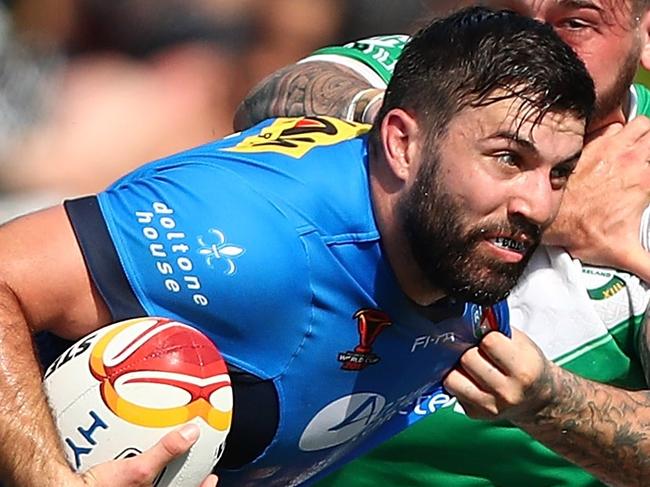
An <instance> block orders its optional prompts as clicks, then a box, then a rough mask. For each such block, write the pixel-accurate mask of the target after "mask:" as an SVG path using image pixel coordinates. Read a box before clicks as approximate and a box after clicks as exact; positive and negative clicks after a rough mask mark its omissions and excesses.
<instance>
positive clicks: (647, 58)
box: [639, 9, 650, 70]
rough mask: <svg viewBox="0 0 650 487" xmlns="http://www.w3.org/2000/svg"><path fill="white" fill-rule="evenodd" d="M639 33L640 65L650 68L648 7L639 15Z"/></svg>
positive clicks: (649, 16) (649, 19) (649, 15)
mask: <svg viewBox="0 0 650 487" xmlns="http://www.w3.org/2000/svg"><path fill="white" fill-rule="evenodd" d="M639 35H640V36H641V66H643V67H644V68H645V69H648V70H650V9H646V11H645V12H644V13H643V14H642V15H641V19H640V20H639Z"/></svg>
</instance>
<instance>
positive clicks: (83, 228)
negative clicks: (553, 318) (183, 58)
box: [66, 118, 509, 486]
mask: <svg viewBox="0 0 650 487" xmlns="http://www.w3.org/2000/svg"><path fill="white" fill-rule="evenodd" d="M366 131H367V127H366V126H363V125H358V124H353V123H348V122H343V121H339V120H335V119H330V118H298V119H276V120H269V121H266V122H263V123H262V124H260V125H258V126H256V127H254V128H252V129H250V130H248V131H246V132H243V133H241V134H235V135H233V136H230V137H228V138H226V139H223V140H221V141H218V142H215V143H211V144H208V145H205V146H202V147H198V148H196V149H192V150H190V151H187V152H184V153H181V154H178V155H175V156H172V157H169V158H166V159H162V160H159V161H155V162H153V163H150V164H148V165H145V166H143V167H142V168H140V169H138V170H136V171H135V172H133V173H131V174H129V175H128V176H126V177H124V178H122V179H121V180H119V181H117V182H116V183H115V184H113V185H112V186H111V187H110V188H108V189H107V190H106V191H104V192H103V193H101V194H99V195H97V196H96V197H95V198H90V199H89V198H85V199H80V200H74V201H70V202H68V203H67V204H66V208H67V209H68V214H69V215H70V218H71V221H72V223H73V226H74V229H75V232H76V234H77V237H78V240H79V242H80V244H81V246H82V250H83V252H84V256H85V258H86V262H87V265H88V267H89V269H90V272H91V275H92V278H93V280H94V282H95V284H96V286H97V288H98V289H99V291H100V293H101V294H102V296H103V298H104V299H105V301H106V303H107V305H108V306H109V308H110V309H111V312H112V313H113V317H114V318H115V319H118V318H119V319H122V318H126V317H128V315H137V314H143V313H146V314H149V315H157V316H164V317H170V318H174V319H178V320H180V321H183V322H186V323H188V324H191V325H193V326H195V327H197V328H198V329H200V330H201V331H203V332H204V333H205V334H206V335H208V336H209V337H210V338H211V339H212V340H213V341H214V342H215V343H216V344H217V346H218V348H219V349H220V351H221V353H222V354H223V356H224V358H225V359H226V361H227V362H228V364H229V366H231V367H232V370H233V371H234V372H233V382H234V384H235V389H234V395H235V403H234V421H235V424H233V430H232V432H231V437H232V438H229V440H228V442H227V443H226V453H228V450H229V447H231V445H234V444H237V445H244V446H246V445H247V444H248V442H253V443H254V442H256V441H259V439H256V436H258V435H257V434H256V428H259V429H260V433H259V434H260V435H262V436H264V435H266V436H267V437H268V440H267V441H266V442H265V443H264V444H263V445H261V446H260V447H259V450H258V452H257V453H256V454H255V455H256V457H255V458H249V459H248V460H247V461H246V463H245V464H241V465H236V464H233V465H226V466H224V465H221V464H220V465H219V467H218V469H217V473H218V474H219V475H220V482H223V484H224V485H263V486H272V485H277V486H286V485H298V484H302V483H304V482H309V481H311V480H314V479H315V478H316V477H318V476H320V475H322V474H323V472H329V471H331V469H332V468H334V467H335V466H338V465H340V464H342V463H344V462H345V461H347V460H349V459H351V458H353V457H355V456H358V455H359V454H361V453H362V452H363V451H365V449H366V448H368V447H369V446H374V445H377V444H378V443H380V442H381V441H383V440H384V439H386V438H388V437H389V436H391V435H393V434H395V433H397V432H398V431H400V430H402V429H403V428H405V427H406V426H408V425H409V424H411V423H412V422H413V421H415V420H417V419H419V418H421V417H423V415H422V414H419V413H418V414H413V413H411V414H408V413H407V411H413V407H412V405H413V403H415V402H418V401H420V402H422V401H423V399H422V398H426V397H432V394H431V391H433V390H435V388H436V387H439V386H440V382H441V380H442V378H443V377H444V376H445V374H446V373H447V372H448V371H449V370H450V368H451V367H453V366H454V364H456V362H457V360H458V358H459V357H460V355H461V354H462V353H463V352H464V351H465V350H466V349H467V348H468V347H470V346H472V345H474V344H476V343H477V342H478V341H479V339H480V337H481V336H482V335H483V334H484V333H485V332H486V331H489V330H491V329H498V330H501V331H502V332H505V333H509V329H508V315H507V308H506V305H505V304H504V303H501V304H499V305H497V306H495V307H492V308H488V309H483V308H481V307H479V306H476V305H473V304H466V303H457V302H454V301H453V300H451V299H450V300H445V301H444V302H443V303H441V304H440V305H437V306H434V307H431V308H429V309H428V310H427V312H426V313H424V312H423V311H422V310H417V309H415V307H414V306H413V305H412V303H411V302H410V301H409V300H408V298H407V297H406V296H405V295H404V294H403V293H402V291H401V290H400V288H399V287H398V285H397V282H396V280H395V277H394V275H393V273H392V271H391V268H390V267H389V265H388V262H387V260H386V256H385V255H384V253H383V250H382V247H381V242H380V236H379V232H378V231H377V227H376V225H375V221H374V218H373V212H372V206H371V198H370V192H369V182H368V155H367V154H368V153H367V149H368V147H367V145H368V141H367V136H366V135H365V132H366ZM102 235H105V237H102ZM120 276H121V277H120ZM120 279H121V280H120ZM425 315H426V316H425ZM240 376H241V377H245V378H246V380H248V381H250V380H251V378H253V379H252V380H253V381H255V380H256V381H259V382H263V383H265V384H269V385H270V386H271V389H272V393H271V394H268V393H265V394H263V395H260V396H259V397H258V396H256V395H255V394H250V393H248V394H245V393H244V392H238V389H237V382H238V378H239V377H240ZM246 380H244V382H246ZM243 387H244V386H242V389H241V390H242V391H243V390H244V389H243ZM267 392H268V389H267ZM424 408H425V409H427V408H428V409H430V410H431V411H434V410H435V405H425V406H424ZM416 409H417V408H416ZM239 410H241V411H244V410H248V411H251V410H252V411H254V413H253V414H249V415H248V416H247V419H246V420H243V419H241V418H240V419H239V421H240V423H246V424H242V425H240V426H241V427H240V426H238V425H237V421H238V411H239ZM419 410H420V411H422V407H420V408H419ZM269 411H271V413H269ZM269 416H271V417H270V418H269ZM257 421H259V422H260V423H259V426H258V424H257ZM269 421H270V423H269ZM262 422H264V426H262ZM269 424H271V427H270V429H269V426H268V425H269ZM262 429H264V431H266V432H265V433H261V430H262ZM364 445H365V446H364ZM233 448H235V447H233Z"/></svg>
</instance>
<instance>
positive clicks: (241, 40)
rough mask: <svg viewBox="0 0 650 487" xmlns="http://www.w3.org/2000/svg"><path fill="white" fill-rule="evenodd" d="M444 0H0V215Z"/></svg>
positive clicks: (427, 12)
mask: <svg viewBox="0 0 650 487" xmlns="http://www.w3.org/2000/svg"><path fill="white" fill-rule="evenodd" d="M453 2H454V0H399V1H395V0H12V1H10V0H2V1H0V220H6V219H8V218H10V217H12V216H15V215H17V214H20V213H23V212H25V211H29V210H31V209H34V208H37V207H40V206H44V205H49V204H53V203H57V202H59V201H61V199H62V198H65V197H70V196H74V195H79V194H86V193H90V192H95V191H98V190H101V189H102V188H103V187H104V186H105V185H106V184H108V183H109V182H111V181H112V180H114V179H116V178H117V177H118V176H120V175H121V174H124V173H125V172H127V171H128V170H130V169H131V168H133V167H135V166H137V165H139V164H141V163H143V162H146V161H149V160H152V159H155V158H158V157H161V156H164V155H167V154H170V153H173V152H177V151H179V150H182V149H184V148H188V147H191V146H194V145H197V144H200V143H204V142H207V141H210V140H213V139H216V138H219V137H221V136H224V135H226V134H228V133H230V132H231V122H232V115H233V112H234V110H235V108H236V106H237V104H238V103H239V102H240V101H241V100H242V98H243V97H244V96H245V95H246V93H247V92H248V91H249V90H250V89H251V88H252V87H253V86H254V85H255V84H256V83H257V82H258V81H260V80H261V79H262V78H264V77H265V76H266V75H267V74H269V73H271V72H272V71H274V70H275V69H277V68H279V67H281V66H284V65H286V64H289V63H292V62H294V61H296V60H298V59H300V58H302V57H304V56H305V55H307V54H309V53H310V52H312V51H313V50H315V49H317V48H319V47H322V46H325V45H330V44H337V43H341V42H346V41H350V40H354V39H358V38H361V37H365V36H370V35H376V34H382V33H386V34H393V33H404V32H406V33H408V32H413V31H414V30H416V29H417V27H418V25H421V24H422V22H424V21H426V19H428V18H430V17H431V16H432V15H434V14H437V13H441V12H445V11H447V10H448V9H449V8H450V6H451V4H452V3H453ZM455 3H458V2H455Z"/></svg>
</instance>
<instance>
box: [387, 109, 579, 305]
mask: <svg viewBox="0 0 650 487" xmlns="http://www.w3.org/2000/svg"><path fill="white" fill-rule="evenodd" d="M521 108H522V102H521V101H520V100H519V99H510V100H502V101H499V102H496V103H493V104H491V105H488V106H485V107H480V108H468V109H465V110H463V111H462V112H461V113H459V114H458V115H456V116H455V117H454V118H453V119H452V121H451V123H450V124H449V126H448V131H447V133H446V135H444V136H442V137H441V138H440V140H438V141H437V142H435V143H434V144H431V143H429V142H427V141H425V140H423V141H422V143H421V144H420V147H419V149H418V150H419V154H420V157H419V164H420V165H419V168H418V170H417V172H416V174H417V175H416V176H415V178H414V179H413V180H412V181H411V182H410V185H409V186H407V188H406V189H405V192H404V193H403V195H402V196H401V197H400V200H399V203H398V207H397V208H398V209H397V211H398V214H399V216H400V218H401V220H402V222H403V225H404V227H403V228H404V231H405V234H406V237H407V241H408V242H409V245H410V247H411V251H412V254H413V256H414V258H415V261H416V263H417V265H418V266H419V268H420V270H421V271H422V272H423V274H424V275H425V278H426V279H427V280H428V281H429V284H430V285H432V286H433V287H434V288H437V289H441V290H443V291H445V292H446V293H447V294H449V295H453V296H457V297H460V298H462V299H465V300H470V301H474V302H477V303H480V304H490V303H493V302H495V301H497V300H499V299H502V298H503V297H505V296H506V295H507V293H508V292H509V290H510V289H511V288H512V287H513V286H514V284H515V283H516V281H517V279H518V278H519V276H520V275H521V273H522V271H523V269H524V267H525V265H526V262H527V261H528V259H529V258H530V255H531V254H532V252H533V250H534V249H535V247H536V246H537V245H538V244H539V241H540V233H541V230H543V229H544V228H545V227H547V226H548V225H549V224H550V223H551V222H552V220H553V218H555V215H556V214H557V211H558V208H559V205H560V200H561V198H562V194H563V191H564V187H565V184H566V182H567V178H568V176H569V174H571V172H572V171H573V169H574V168H575V164H576V162H577V159H578V157H579V154H580V151H581V149H582V143H583V136H584V121H581V120H578V119H577V118H575V117H574V116H572V115H568V114H558V113H548V114H547V115H546V116H545V117H544V118H543V119H542V120H541V121H540V122H539V123H538V124H534V123H533V120H534V118H535V117H536V115H537V114H536V113H534V114H532V116H531V111H527V110H526V107H524V108H523V110H521ZM526 117H527V118H526Z"/></svg>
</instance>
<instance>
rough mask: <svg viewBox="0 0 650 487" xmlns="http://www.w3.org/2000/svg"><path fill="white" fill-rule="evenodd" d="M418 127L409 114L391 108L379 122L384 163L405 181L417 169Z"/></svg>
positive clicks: (399, 109)
mask: <svg viewBox="0 0 650 487" xmlns="http://www.w3.org/2000/svg"><path fill="white" fill-rule="evenodd" d="M419 141H420V127H419V125H418V123H417V121H416V120H415V118H413V116H412V115H411V114H409V113H408V112H406V111H405V110H403V109H401V108H393V109H392V110H390V111H389V112H388V113H387V114H386V115H385V116H384V118H383V120H382V122H381V142H382V146H383V149H384V155H385V158H386V163H387V165H388V167H389V168H390V170H391V171H392V173H393V175H394V176H395V177H396V178H397V179H400V180H402V181H404V182H405V181H407V180H408V179H409V176H410V174H411V173H412V172H413V171H417V169H418V168H417V167H416V166H417V161H418V159H419V158H418V157H417V154H418V152H419Z"/></svg>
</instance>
